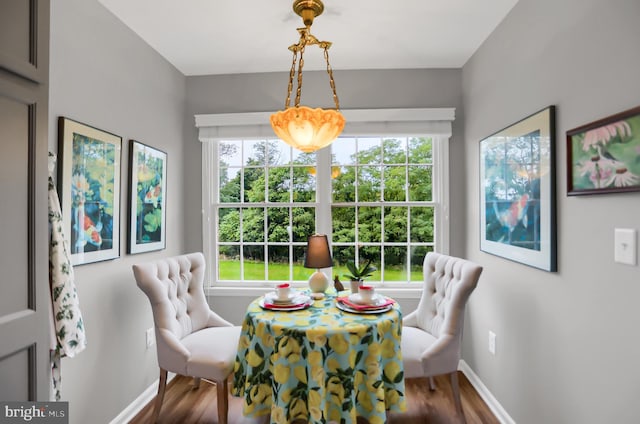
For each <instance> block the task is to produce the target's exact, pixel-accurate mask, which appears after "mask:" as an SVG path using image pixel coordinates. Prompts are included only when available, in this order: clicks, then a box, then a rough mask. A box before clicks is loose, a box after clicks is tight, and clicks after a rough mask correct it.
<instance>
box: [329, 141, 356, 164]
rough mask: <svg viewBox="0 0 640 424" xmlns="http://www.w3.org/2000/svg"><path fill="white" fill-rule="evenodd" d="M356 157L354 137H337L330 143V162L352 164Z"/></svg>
mask: <svg viewBox="0 0 640 424" xmlns="http://www.w3.org/2000/svg"><path fill="white" fill-rule="evenodd" d="M355 159H356V139H355V138H349V137H339V138H338V139H337V140H336V141H334V142H333V143H332V144H331V163H333V164H339V165H353V164H355Z"/></svg>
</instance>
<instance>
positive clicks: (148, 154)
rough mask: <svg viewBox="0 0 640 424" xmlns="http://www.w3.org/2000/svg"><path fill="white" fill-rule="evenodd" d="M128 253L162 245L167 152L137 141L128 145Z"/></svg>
mask: <svg viewBox="0 0 640 424" xmlns="http://www.w3.org/2000/svg"><path fill="white" fill-rule="evenodd" d="M129 166H130V167H129V243H128V253H142V252H150V251H153V250H161V249H164V248H165V247H166V227H167V209H166V204H167V154H166V153H165V152H163V151H161V150H158V149H155V148H153V147H151V146H147V145H146V144H143V143H140V142H139V141H135V140H131V145H130V147H129Z"/></svg>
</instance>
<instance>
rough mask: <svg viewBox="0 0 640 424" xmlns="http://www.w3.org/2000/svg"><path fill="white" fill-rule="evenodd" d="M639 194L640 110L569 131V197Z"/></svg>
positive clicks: (636, 109)
mask: <svg viewBox="0 0 640 424" xmlns="http://www.w3.org/2000/svg"><path fill="white" fill-rule="evenodd" d="M627 191H640V106H638V107H636V108H634V109H630V110H627V111H625V112H621V113H618V114H616V115H612V116H609V117H607V118H604V119H600V120H599V121H595V122H592V123H590V124H587V125H583V126H581V127H579V128H575V129H572V130H570V131H567V195H569V196H577V195H581V194H600V193H620V192H627Z"/></svg>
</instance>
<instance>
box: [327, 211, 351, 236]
mask: <svg viewBox="0 0 640 424" xmlns="http://www.w3.org/2000/svg"><path fill="white" fill-rule="evenodd" d="M331 219H332V222H333V242H334V243H336V242H338V243H340V242H342V243H344V242H353V241H355V239H356V230H355V228H356V208H355V207H348V208H341V207H333V208H331Z"/></svg>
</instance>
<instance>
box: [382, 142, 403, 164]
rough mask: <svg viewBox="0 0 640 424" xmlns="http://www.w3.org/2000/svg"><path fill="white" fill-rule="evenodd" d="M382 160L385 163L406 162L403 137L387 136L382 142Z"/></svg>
mask: <svg viewBox="0 0 640 424" xmlns="http://www.w3.org/2000/svg"><path fill="white" fill-rule="evenodd" d="M382 146H383V148H382V153H383V158H382V159H383V162H384V163H386V164H400V165H404V164H406V163H407V141H406V139H405V138H387V139H385V140H384V141H383V144H382Z"/></svg>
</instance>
